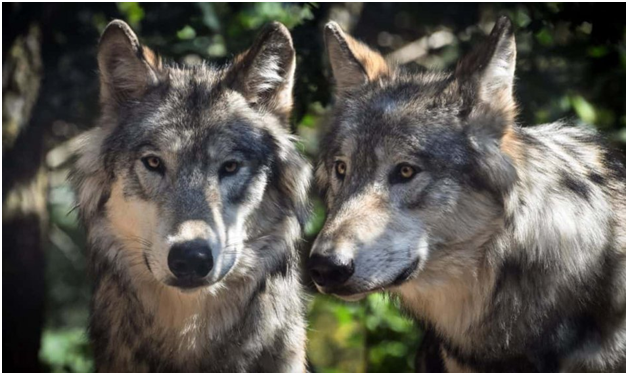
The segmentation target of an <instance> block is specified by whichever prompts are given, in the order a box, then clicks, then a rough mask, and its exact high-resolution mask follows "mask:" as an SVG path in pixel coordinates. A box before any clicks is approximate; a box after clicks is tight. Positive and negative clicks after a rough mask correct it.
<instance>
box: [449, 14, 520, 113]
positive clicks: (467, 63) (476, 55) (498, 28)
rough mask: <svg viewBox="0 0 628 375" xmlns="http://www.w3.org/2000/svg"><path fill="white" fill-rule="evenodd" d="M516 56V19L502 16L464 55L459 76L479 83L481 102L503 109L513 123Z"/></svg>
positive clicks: (457, 72)
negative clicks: (479, 42) (472, 49)
mask: <svg viewBox="0 0 628 375" xmlns="http://www.w3.org/2000/svg"><path fill="white" fill-rule="evenodd" d="M516 56H517V46H516V44H515V35H514V32H513V26H512V22H511V21H510V19H509V18H508V17H506V16H501V17H500V18H499V19H497V22H496V23H495V26H494V27H493V31H491V34H490V35H489V37H488V39H487V40H486V41H485V42H484V43H483V44H482V45H480V47H479V48H477V49H476V50H475V51H474V52H472V53H471V54H470V55H468V56H466V57H465V58H464V59H462V60H461V61H460V62H459V63H458V66H457V68H456V77H457V78H458V79H459V80H461V81H463V82H468V81H471V82H472V83H473V84H474V85H475V87H474V90H473V91H474V93H473V94H472V95H474V96H475V95H478V96H479V99H480V102H482V103H486V104H489V105H490V107H491V108H493V109H496V110H498V111H500V112H501V114H502V115H504V116H505V117H506V119H507V120H508V122H509V123H511V122H512V121H514V117H515V115H516V103H515V99H514V96H513V85H514V78H515V62H516ZM463 84H464V83H463Z"/></svg>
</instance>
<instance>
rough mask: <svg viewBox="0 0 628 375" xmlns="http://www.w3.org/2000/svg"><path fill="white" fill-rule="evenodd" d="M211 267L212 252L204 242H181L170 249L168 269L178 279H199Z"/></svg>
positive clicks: (205, 274)
mask: <svg viewBox="0 0 628 375" xmlns="http://www.w3.org/2000/svg"><path fill="white" fill-rule="evenodd" d="M213 266H214V262H213V260H212V252H211V249H210V248H209V245H208V244H207V242H206V241H202V240H194V241H187V242H181V243H177V244H174V245H172V247H171V248H170V253H169V254H168V267H169V268H170V271H172V273H173V274H174V275H175V276H176V277H177V278H179V279H184V278H187V279H201V278H203V277H205V276H207V274H208V273H209V271H211V269H212V267H213Z"/></svg>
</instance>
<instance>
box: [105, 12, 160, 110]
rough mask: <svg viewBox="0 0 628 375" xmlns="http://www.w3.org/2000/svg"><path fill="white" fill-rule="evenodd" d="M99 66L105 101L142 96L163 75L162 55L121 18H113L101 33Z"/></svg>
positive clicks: (118, 100) (119, 100)
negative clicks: (148, 45)
mask: <svg viewBox="0 0 628 375" xmlns="http://www.w3.org/2000/svg"><path fill="white" fill-rule="evenodd" d="M98 68H99V70H100V83H101V89H100V90H101V91H100V96H101V101H102V102H103V103H105V104H107V103H111V104H115V103H119V102H121V101H124V100H128V99H138V98H139V97H141V96H142V95H143V94H144V92H145V91H146V89H147V88H148V87H150V86H153V85H156V84H157V83H159V81H160V79H162V78H163V77H162V75H163V71H162V64H161V59H160V58H159V57H158V56H157V55H156V54H155V53H154V52H153V51H151V50H150V49H148V48H147V47H144V46H142V45H141V44H140V42H139V40H138V39H137V36H136V35H135V33H134V32H133V30H131V28H130V27H129V25H127V24H126V23H125V22H124V21H120V20H114V21H111V22H110V23H109V25H107V27H106V28H105V31H104V32H103V34H102V36H101V37H100V43H99V45H98Z"/></svg>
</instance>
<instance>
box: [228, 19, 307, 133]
mask: <svg viewBox="0 0 628 375" xmlns="http://www.w3.org/2000/svg"><path fill="white" fill-rule="evenodd" d="M295 67H296V58H295V53H294V47H293V46H292V37H291V36H290V31H288V29H287V28H286V27H285V26H284V25H282V24H281V23H279V22H273V23H271V24H269V25H268V26H266V27H265V28H264V29H263V30H262V32H261V33H260V35H259V36H258V37H257V39H256V40H255V42H254V44H253V46H252V47H251V48H250V49H249V50H247V51H246V52H244V53H242V54H241V55H239V56H237V57H236V58H235V62H234V65H233V67H232V68H231V71H230V82H231V86H232V88H233V89H234V90H236V91H238V92H240V93H242V95H244V97H245V98H246V99H247V101H248V102H249V103H251V105H253V106H255V107H258V108H260V109H263V110H266V111H270V112H271V113H274V114H275V115H277V116H279V117H281V118H282V119H283V120H286V121H287V120H288V118H289V117H290V111H291V110H292V86H293V84H294V70H295Z"/></svg>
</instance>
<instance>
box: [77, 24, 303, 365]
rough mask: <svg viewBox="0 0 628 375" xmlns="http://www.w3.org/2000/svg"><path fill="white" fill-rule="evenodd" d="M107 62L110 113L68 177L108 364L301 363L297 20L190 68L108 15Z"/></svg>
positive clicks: (103, 57) (106, 108)
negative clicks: (294, 117)
mask: <svg viewBox="0 0 628 375" xmlns="http://www.w3.org/2000/svg"><path fill="white" fill-rule="evenodd" d="M98 63H99V68H100V78H101V108H102V115H101V119H100V123H99V126H98V127H96V128H95V129H94V130H92V131H90V132H89V133H88V134H87V135H86V136H85V137H84V138H83V140H82V142H83V143H82V147H81V148H80V150H79V155H78V159H77V162H76V165H75V168H74V171H73V175H72V181H73V184H74V186H75V188H76V191H77V197H78V198H77V199H78V203H79V208H80V213H81V218H82V221H83V224H84V225H85V227H86V229H87V234H88V246H89V256H90V266H91V267H90V268H91V272H92V275H93V277H94V279H95V287H94V294H93V298H92V309H91V310H92V311H91V312H92V313H91V320H90V330H89V331H90V337H91V340H92V342H93V344H94V353H95V360H96V367H97V369H98V370H99V371H186V372H201V371H206V372H219V371H304V370H305V322H304V316H303V315H304V311H303V303H302V301H301V297H302V296H301V286H300V281H299V275H298V270H297V266H298V259H297V249H296V248H297V246H298V242H299V238H300V235H301V231H302V226H303V223H304V220H305V217H306V215H307V213H308V204H307V191H308V184H309V175H310V168H309V165H308V164H307V162H306V161H305V160H304V159H303V158H302V157H301V156H300V155H299V153H298V152H297V150H296V148H295V146H294V144H293V137H292V135H290V132H289V124H288V117H289V114H290V111H291V108H292V94H291V93H292V85H293V74H294V69H295V54H294V49H293V47H292V41H291V37H290V34H289V32H288V30H287V29H286V28H285V27H284V26H282V25H280V24H277V23H274V24H271V25H269V26H268V27H267V28H265V29H264V31H262V33H261V34H260V35H259V37H258V38H257V40H256V42H255V44H254V45H253V47H252V48H251V49H250V50H248V51H247V52H245V53H243V54H242V55H240V56H238V57H237V58H236V59H235V60H234V62H233V63H232V64H230V65H228V66H225V67H213V66H210V65H206V64H204V65H199V66H191V67H179V66H176V65H167V64H164V63H162V61H161V59H160V58H159V57H158V56H157V55H156V54H154V53H153V52H152V51H150V50H149V49H148V48H146V47H144V46H142V45H141V44H140V43H139V41H138V39H137V37H136V36H135V34H134V33H133V31H132V30H131V29H130V28H129V26H128V25H126V24H125V23H124V22H122V21H113V22H112V23H110V24H109V25H108V26H107V28H106V30H105V32H104V33H103V36H102V38H101V41H100V46H99V52H98ZM175 247H177V248H178V249H182V250H181V251H182V253H181V254H183V255H181V257H183V258H182V259H174V260H173V259H172V257H171V256H170V255H171V253H172V251H173V249H174V248H175ZM190 257H194V258H190ZM189 259H193V260H194V262H197V261H198V262H204V263H203V264H204V265H203V267H200V268H199V267H198V263H194V262H190V261H189ZM186 262H187V263H186Z"/></svg>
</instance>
